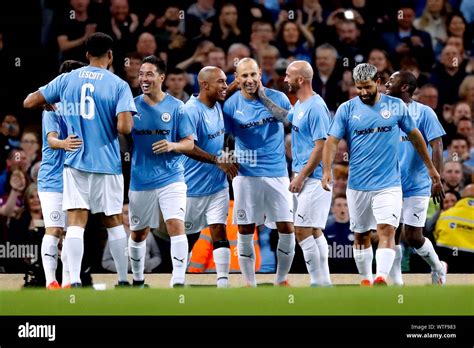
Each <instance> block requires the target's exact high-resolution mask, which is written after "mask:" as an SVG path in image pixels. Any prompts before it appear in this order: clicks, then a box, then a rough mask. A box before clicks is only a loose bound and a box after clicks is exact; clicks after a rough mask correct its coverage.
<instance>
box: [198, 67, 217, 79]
mask: <svg viewBox="0 0 474 348" xmlns="http://www.w3.org/2000/svg"><path fill="white" fill-rule="evenodd" d="M221 71H222V70H221V69H220V68H218V67H215V66H206V67H204V68H202V69H201V70H200V71H199V74H198V81H199V83H202V82H209V81H210V80H211V79H212V78H213V77H214V76H215V75H216V74H219V73H220V72H221Z"/></svg>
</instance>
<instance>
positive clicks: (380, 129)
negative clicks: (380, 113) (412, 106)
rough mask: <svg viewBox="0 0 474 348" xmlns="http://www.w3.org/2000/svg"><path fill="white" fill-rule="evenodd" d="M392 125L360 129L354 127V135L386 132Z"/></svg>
mask: <svg viewBox="0 0 474 348" xmlns="http://www.w3.org/2000/svg"><path fill="white" fill-rule="evenodd" d="M392 128H393V127H392V126H381V127H375V128H366V129H362V130H358V129H355V130H354V135H367V134H374V133H388V132H391V131H392Z"/></svg>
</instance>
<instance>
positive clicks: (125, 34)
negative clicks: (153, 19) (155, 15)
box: [99, 0, 141, 74]
mask: <svg viewBox="0 0 474 348" xmlns="http://www.w3.org/2000/svg"><path fill="white" fill-rule="evenodd" d="M110 15H111V18H110V20H109V21H108V23H107V24H105V26H104V28H100V29H101V30H99V31H102V32H104V33H106V34H109V35H110V36H111V37H112V38H113V39H114V69H115V73H117V74H122V72H123V61H124V58H125V54H126V53H127V52H132V51H133V50H134V49H135V43H136V42H137V37H138V34H139V33H140V31H141V28H140V22H139V21H138V16H137V15H136V14H134V13H131V12H130V8H129V5H128V0H111V2H110Z"/></svg>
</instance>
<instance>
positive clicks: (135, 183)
mask: <svg viewBox="0 0 474 348" xmlns="http://www.w3.org/2000/svg"><path fill="white" fill-rule="evenodd" d="M135 104H136V106H137V109H138V114H136V115H135V116H134V117H133V121H134V125H133V130H132V137H133V153H132V173H131V181H130V190H132V191H148V190H154V189H158V188H161V187H164V186H167V185H169V184H172V183H175V182H184V167H183V157H184V155H182V154H179V153H176V152H174V151H171V152H165V153H160V154H155V153H153V149H152V145H153V143H156V142H157V141H160V140H163V139H166V140H167V141H169V142H178V141H179V140H181V139H182V138H185V137H187V136H189V135H192V134H193V129H192V126H191V123H190V121H189V117H188V116H187V115H186V114H184V113H183V105H184V104H183V102H182V101H181V100H178V99H176V98H174V97H172V96H171V95H169V94H166V96H165V98H164V99H163V100H162V101H160V102H159V103H157V104H155V105H153V106H151V105H149V104H147V103H146V102H145V100H144V99H143V94H142V95H139V96H138V97H136V98H135Z"/></svg>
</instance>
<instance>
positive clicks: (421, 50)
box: [0, 0, 474, 274]
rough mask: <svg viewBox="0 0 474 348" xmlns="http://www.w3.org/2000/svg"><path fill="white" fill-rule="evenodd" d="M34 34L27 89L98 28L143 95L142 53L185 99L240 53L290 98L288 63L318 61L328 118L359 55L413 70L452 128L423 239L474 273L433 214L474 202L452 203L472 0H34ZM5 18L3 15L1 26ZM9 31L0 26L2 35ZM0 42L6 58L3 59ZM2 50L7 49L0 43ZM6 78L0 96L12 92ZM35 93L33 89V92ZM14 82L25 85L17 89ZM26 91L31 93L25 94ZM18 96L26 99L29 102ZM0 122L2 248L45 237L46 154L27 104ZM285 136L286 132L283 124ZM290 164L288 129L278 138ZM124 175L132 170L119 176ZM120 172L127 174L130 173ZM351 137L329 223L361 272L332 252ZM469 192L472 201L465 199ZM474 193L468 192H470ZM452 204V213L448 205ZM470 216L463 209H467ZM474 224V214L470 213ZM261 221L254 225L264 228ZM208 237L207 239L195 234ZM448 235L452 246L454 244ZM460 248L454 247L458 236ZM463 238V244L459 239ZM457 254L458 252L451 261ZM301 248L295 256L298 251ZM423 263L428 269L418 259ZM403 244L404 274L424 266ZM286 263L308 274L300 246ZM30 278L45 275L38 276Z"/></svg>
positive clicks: (471, 41) (458, 188) (470, 141)
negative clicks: (439, 190) (42, 171)
mask: <svg viewBox="0 0 474 348" xmlns="http://www.w3.org/2000/svg"><path fill="white" fill-rule="evenodd" d="M30 11H34V15H35V16H36V17H35V18H37V19H38V23H39V24H38V26H37V29H39V31H38V32H37V35H36V36H35V38H33V39H30V40H36V41H35V42H34V43H33V45H32V46H31V47H32V48H38V52H37V55H38V56H41V60H42V61H44V65H42V67H43V68H42V69H41V71H37V70H33V72H32V74H34V73H35V71H36V72H37V76H34V77H33V81H31V82H27V85H28V83H31V84H32V85H33V84H34V85H33V86H34V88H37V87H38V86H40V85H42V84H44V83H45V82H46V81H49V80H51V79H52V78H53V77H54V76H56V75H57V71H58V69H59V65H60V64H61V63H62V62H63V61H65V60H70V59H73V60H79V61H84V62H87V60H86V57H85V46H84V44H85V40H86V39H87V38H88V37H89V35H91V34H92V33H94V32H99V31H100V32H104V33H107V34H109V35H110V36H111V37H112V38H113V39H114V42H115V47H114V62H113V66H112V68H111V69H112V70H113V72H114V73H115V74H117V75H119V76H120V77H122V78H123V79H124V80H125V81H127V82H128V84H129V85H130V88H131V90H132V93H133V95H134V96H137V95H139V94H141V89H140V86H139V83H138V74H139V69H140V66H141V60H142V59H143V58H144V57H146V56H149V55H156V56H158V57H160V58H161V59H163V60H164V61H165V62H166V63H167V66H168V69H167V76H166V80H165V83H164V86H166V92H167V93H169V94H171V95H172V96H174V97H176V98H178V99H180V100H182V101H183V102H186V101H187V100H188V99H189V98H190V96H191V95H192V94H193V93H197V92H198V91H199V86H198V81H197V75H198V72H199V71H200V69H201V68H203V67H205V66H209V65H211V66H216V67H219V68H221V69H222V70H223V71H224V72H225V74H226V75H227V83H228V84H230V83H231V82H232V81H233V79H234V72H235V66H236V63H237V62H238V60H239V59H242V58H244V57H253V58H255V59H256V60H257V62H258V64H259V66H260V68H261V69H262V83H263V85H264V86H266V87H269V88H273V89H276V90H280V91H282V92H284V93H285V94H287V95H288V97H289V98H290V101H291V102H292V103H294V102H295V101H296V97H295V96H294V95H292V94H291V93H290V92H288V91H287V88H286V84H285V83H284V82H283V80H284V78H285V71H286V68H287V66H288V64H289V63H290V62H292V61H293V60H306V61H307V62H309V63H310V64H311V66H312V67H313V69H314V73H315V74H314V79H313V89H314V91H316V92H317V93H318V94H319V95H321V97H322V98H323V99H324V101H325V102H326V104H327V106H328V108H329V111H330V112H331V113H332V114H334V113H335V112H336V109H337V108H338V106H339V105H340V104H341V103H343V102H345V101H347V100H349V99H351V98H353V97H354V96H356V93H357V91H356V88H355V86H354V82H353V79H352V70H353V68H354V67H355V66H356V65H357V64H359V63H363V62H368V63H371V64H373V65H375V66H376V67H377V70H378V72H379V73H380V74H381V76H382V84H381V85H380V91H381V92H382V93H383V92H384V89H385V86H384V85H385V82H387V81H388V78H389V77H390V76H391V74H392V73H393V72H394V71H397V70H405V71H409V72H411V73H413V74H414V75H415V76H416V78H417V84H418V89H417V90H416V91H415V94H414V99H415V100H417V101H418V102H420V103H423V104H426V105H428V106H429V107H431V108H432V109H433V110H434V111H435V112H436V115H437V117H438V119H439V121H440V123H441V124H442V126H443V128H444V129H445V131H446V135H445V136H444V137H443V148H444V161H445V162H444V167H443V170H442V173H440V174H441V177H442V180H443V184H444V189H445V192H446V196H445V198H444V200H443V201H442V202H441V204H440V206H436V205H434V204H433V203H431V205H430V209H429V213H428V220H427V223H426V226H425V230H424V234H425V236H426V237H428V238H430V239H431V240H432V242H433V245H435V246H436V245H437V242H438V240H440V239H442V243H440V244H442V246H441V245H437V248H436V250H437V251H438V253H439V254H440V256H441V255H443V256H446V255H447V256H450V255H452V254H453V249H454V250H455V251H456V252H457V253H458V254H459V255H460V256H461V257H459V260H463V261H462V262H456V260H457V259H456V258H454V257H451V259H450V262H448V263H449V264H450V272H473V264H474V262H473V260H474V245H473V244H472V239H470V240H462V241H461V242H459V241H458V240H456V238H453V237H450V236H449V234H455V233H456V230H455V229H451V230H450V228H449V223H443V222H440V221H438V220H439V219H440V216H444V217H446V216H447V217H448V218H449V216H456V217H458V218H466V219H467V218H469V219H471V221H472V207H471V208H470V209H467V210H466V209H461V208H462V207H459V206H458V205H457V201H459V200H460V199H461V193H462V190H463V188H464V187H465V186H467V185H469V184H471V183H473V182H474V129H473V110H474V75H473V72H474V3H473V2H472V1H468V0H426V1H425V0H418V1H408V0H406V1H404V0H399V1H390V2H381V1H377V0H352V1H350V0H339V1H338V0H334V1H329V0H280V1H277V0H274V1H271V0H261V1H257V0H255V1H251V0H247V1H239V2H236V1H219V0H197V1H192V0H181V1H166V0H160V1H152V0H150V1H147V0H110V1H107V0H96V1H94V0H70V1H47V0H45V1H37V2H36V7H35V8H34V9H30ZM5 23H6V22H5ZM8 30H9V28H8V27H7V26H6V25H5V26H1V27H0V42H1V38H2V34H4V37H5V40H7V38H8ZM2 47H3V45H2V44H0V61H1V63H2V65H4V64H7V62H10V61H11V59H9V55H8V54H7V53H6V52H5V50H4V49H2ZM2 51H3V52H2ZM6 88H8V87H6V86H5V85H4V86H2V89H1V90H0V98H3V97H5V96H6V95H8V93H7V92H6V91H5V89H6ZM34 88H29V90H33V89H34ZM20 90H21V89H20ZM26 90H28V88H27V89H26ZM25 95H26V93H25V94H24V95H20V98H23V97H24V96H25ZM2 104H5V105H2V108H1V110H0V111H1V113H0V116H1V128H0V243H2V244H5V243H6V242H9V243H11V244H32V243H36V244H37V245H40V244H41V238H42V235H43V234H44V224H42V214H41V206H40V201H39V198H38V193H37V186H36V182H37V175H38V170H39V165H40V163H41V146H42V141H43V140H42V139H41V115H40V112H38V111H37V112H31V111H28V112H26V111H24V110H23V109H22V108H21V104H20V103H17V102H15V100H14V99H13V100H12V101H5V103H3V102H2ZM285 132H286V133H287V134H289V133H290V128H288V129H286V130H285ZM285 140H286V141H285V145H286V146H287V151H286V159H287V161H288V163H289V166H290V168H291V165H290V163H291V150H289V149H291V137H290V136H288V137H286V138H285ZM122 154H123V168H124V176H125V178H126V180H125V192H127V191H128V180H129V171H130V159H129V158H130V155H129V154H128V153H127V152H126V149H124V151H123V153H122ZM127 171H128V176H127ZM127 177H128V179H127ZM347 180H348V158H347V145H346V144H345V142H344V141H341V142H340V143H339V145H338V152H337V154H336V158H335V161H334V185H333V202H332V207H331V213H330V217H329V220H328V223H327V226H326V230H325V231H326V238H327V239H328V244H329V246H330V248H332V249H333V250H334V251H333V252H332V253H331V252H330V261H329V267H330V269H331V272H344V273H346V272H356V269H355V267H354V266H355V265H354V263H353V259H352V255H342V257H341V255H340V256H337V254H336V252H335V250H336V248H337V246H339V245H343V246H344V245H352V242H353V240H354V236H353V233H352V232H351V231H350V229H349V214H348V209H347V201H346V196H345V194H346V186H347ZM468 197H469V196H468ZM471 198H472V193H471ZM450 212H451V213H450ZM469 215H470V216H469ZM99 226H100V223H99V222H98V221H97V220H95V219H94V218H92V219H91V220H89V223H88V225H87V227H86V234H85V236H86V240H85V253H86V254H85V257H84V261H83V269H84V270H86V271H87V272H89V273H90V272H101V271H104V270H105V269H107V270H110V271H114V269H113V267H112V266H108V264H109V263H108V261H107V260H108V257H107V255H108V254H107V252H106V255H105V256H104V258H103V257H102V255H103V250H104V248H105V249H106V250H107V248H106V247H105V244H106V240H107V237H106V232H105V229H104V228H100V227H99ZM471 226H472V222H471ZM265 228H266V227H264V226H260V227H259V231H261V230H262V229H265ZM269 230H271V228H270V229H269V228H267V232H266V233H265V237H264V238H262V241H265V242H264V243H262V244H261V245H260V249H261V251H260V253H261V258H262V260H261V263H262V265H263V264H265V265H270V266H268V267H265V268H264V270H265V271H266V272H272V271H273V272H274V270H275V243H271V240H273V239H272V238H270V237H269V235H272V233H273V234H275V233H276V230H272V231H273V232H270V231H269ZM149 238H153V239H154V240H155V241H156V243H155V244H153V246H152V247H151V248H152V249H153V250H155V252H154V253H153V251H150V255H149V258H150V260H152V261H150V264H149V265H148V264H147V268H146V271H147V272H151V271H153V270H154V271H163V272H169V270H170V264H169V261H166V260H167V259H168V258H169V257H166V255H169V250H167V249H169V242H168V241H167V240H166V238H163V234H160V233H159V232H158V231H157V232H156V233H155V234H153V235H151V234H150V236H149ZM203 238H205V237H203ZM451 241H454V243H453V244H450V243H451ZM459 243H461V244H459ZM463 243H464V244H463ZM458 254H456V256H458ZM298 255H299V256H298ZM28 263H32V264H34V263H35V260H33V261H32V260H30V261H28V262H26V261H25V260H12V259H1V260H0V272H22V273H23V272H25V273H26V272H29V271H31V265H28ZM423 267H424V268H423ZM426 267H427V265H426V264H424V263H422V262H420V258H419V257H418V256H416V254H414V253H413V252H412V251H410V249H409V248H407V249H406V250H405V253H404V263H403V270H404V271H405V272H408V271H413V272H415V271H423V270H424V271H426ZM292 271H293V272H305V266H304V260H303V258H302V255H301V251H298V248H297V256H296V258H295V262H294V264H293V267H292ZM38 274H41V272H39V273H38Z"/></svg>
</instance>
